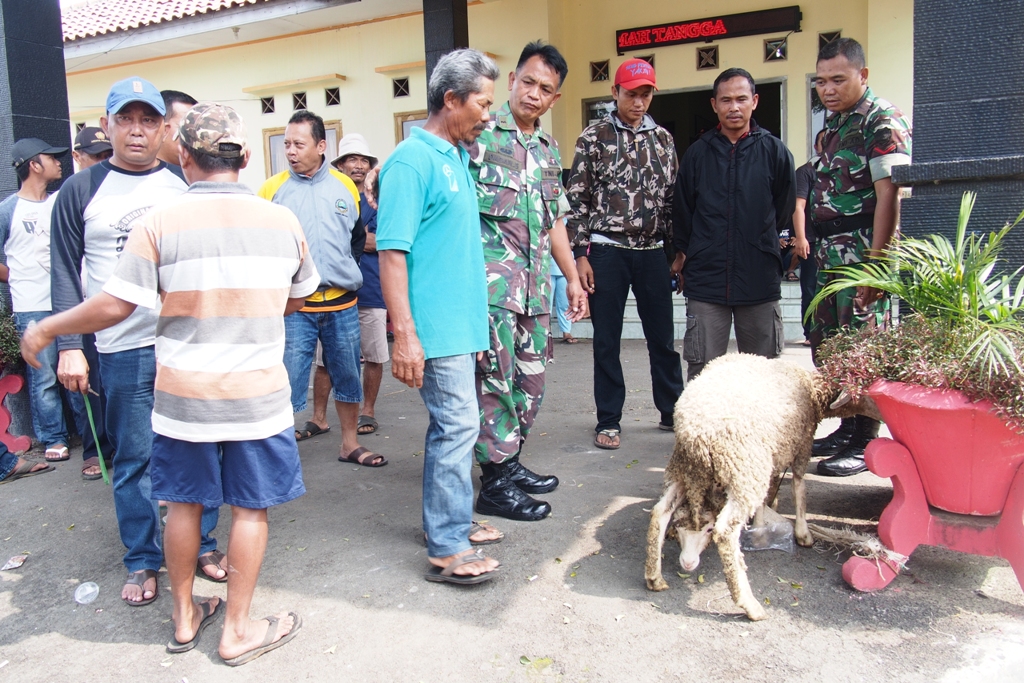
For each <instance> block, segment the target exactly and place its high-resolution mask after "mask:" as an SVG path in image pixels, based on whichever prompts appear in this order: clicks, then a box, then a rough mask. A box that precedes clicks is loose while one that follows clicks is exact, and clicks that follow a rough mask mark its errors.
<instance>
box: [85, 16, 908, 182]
mask: <svg viewBox="0 0 1024 683" xmlns="http://www.w3.org/2000/svg"><path fill="white" fill-rule="evenodd" d="M784 4H785V3H784V2H782V1H781V0H778V1H776V2H765V1H764V0H726V1H724V2H707V1H703V2H686V3H682V2H676V1H674V0H646V1H645V2H622V1H621V0H496V1H494V2H487V3H484V4H477V5H473V6H471V7H470V8H469V29H470V43H471V45H472V46H473V47H475V48H478V49H480V50H484V51H486V52H490V53H493V54H495V55H497V58H498V65H499V67H501V71H502V77H501V79H499V82H498V83H497V84H496V100H497V101H498V102H499V103H501V102H504V101H505V98H506V97H507V92H506V88H507V74H508V73H509V72H510V71H511V70H512V69H513V68H514V67H515V62H516V60H517V58H518V56H519V52H520V50H521V49H522V47H523V45H525V44H526V43H527V42H529V41H530V40H534V39H538V38H542V39H545V40H548V41H549V42H551V43H553V44H555V45H556V46H558V47H559V49H560V50H562V52H563V53H564V54H565V56H566V59H567V61H568V62H569V78H568V80H567V81H566V83H565V86H564V87H563V96H562V99H561V100H560V101H559V102H558V104H557V106H556V107H555V109H554V110H553V112H552V114H549V115H548V116H547V117H546V120H545V121H544V125H545V127H547V128H548V129H549V130H552V131H553V132H554V134H555V136H556V138H557V139H558V141H559V143H560V145H561V148H562V150H563V163H564V165H566V166H568V165H569V162H570V160H571V159H570V157H571V153H572V147H573V144H574V142H575V139H576V137H577V135H578V134H579V133H580V130H581V128H582V110H581V100H582V99H584V98H591V97H601V96H604V95H605V94H607V93H608V90H609V87H610V83H608V82H604V83H591V82H590V74H589V64H590V62H591V61H599V60H604V59H609V60H611V66H612V70H613V71H614V69H615V67H616V66H618V64H620V63H621V62H622V61H623V60H624V59H626V58H627V57H629V56H632V55H631V54H627V55H626V56H624V57H618V56H616V54H615V30H616V29H623V28H632V27H636V26H644V25H649V24H658V23H665V22H672V21H679V20H684V19H697V18H701V17H705V16H713V15H716V14H731V13H735V12H745V11H751V10H758V9H766V8H770V7H774V6H782V5H784ZM801 7H802V10H803V31H802V32H801V33H796V34H793V35H792V36H790V39H789V59H788V61H785V62H775V63H767V64H766V63H764V61H763V54H762V53H763V40H764V39H765V38H770V37H778V36H774V35H772V36H750V37H746V38H733V39H726V40H721V41H718V42H717V43H716V44H717V45H719V49H720V54H721V60H722V63H721V68H723V69H724V68H728V67H732V66H742V67H744V68H746V69H748V70H749V71H750V72H751V73H752V74H753V75H754V77H755V79H775V80H779V79H784V80H785V86H784V98H785V101H786V104H787V114H786V119H785V130H784V138H785V140H786V142H787V144H789V146H790V149H791V150H792V151H793V154H794V156H795V157H796V158H797V160H798V161H800V160H802V159H804V158H806V156H807V151H808V150H807V142H806V141H807V137H808V131H807V128H808V126H807V107H808V102H807V100H808V97H807V91H806V90H807V89H806V79H807V76H808V75H809V74H811V73H813V71H814V61H815V54H816V51H817V34H818V32H819V31H832V30H837V29H841V30H842V31H843V35H845V36H850V37H853V38H856V39H858V40H860V41H861V42H863V43H864V44H865V48H866V49H867V51H868V62H869V66H870V68H871V83H872V85H873V86H874V87H875V89H876V91H877V92H878V93H879V94H880V95H882V96H884V97H886V98H888V99H890V100H892V101H894V102H895V103H897V104H898V105H900V106H901V107H902V108H903V109H904V111H907V112H908V113H909V112H910V111H911V110H912V95H911V87H912V70H911V62H912V35H913V33H912V30H913V29H912V15H913V0H812V1H810V2H804V3H802V5H801ZM697 45H698V44H692V43H691V44H686V45H677V46H672V47H663V48H657V49H654V50H650V52H653V53H654V54H655V55H656V67H657V72H658V82H659V85H660V86H661V88H662V90H677V89H686V88H699V87H709V86H710V85H711V83H712V82H713V80H714V78H715V76H716V75H717V71H697V70H696V57H695V51H696V48H697ZM422 59H423V24H422V17H421V16H419V15H416V16H409V17H402V18H395V19H390V20H386V21H380V22H376V23H369V24H363V25H360V26H353V27H349V28H344V29H336V30H332V31H322V32H316V33H311V34H308V35H304V36H299V37H293V38H286V39H280V40H273V41H267V42H263V43H259V44H254V45H241V46H237V47H232V48H229V49H222V50H215V51H210V52H205V53H201V54H195V55H187V56H181V57H173V58H169V59H161V60H155V61H149V62H144V63H140V64H135V65H126V66H117V67H111V68H108V69H103V70H99V71H94V72H90V73H82V74H75V73H71V74H69V75H68V91H69V97H70V109H71V111H72V112H73V113H74V112H76V111H83V110H89V109H96V108H101V107H102V106H103V103H104V99H105V96H106V92H107V89H108V87H109V85H110V84H111V83H113V82H114V81H116V80H118V79H120V78H124V77H127V76H130V75H136V74H137V75H140V76H143V77H145V78H147V79H149V80H151V81H152V82H153V83H155V84H156V86H157V87H158V88H174V89H178V90H184V91H186V92H188V93H190V94H192V95H193V96H194V97H196V98H198V99H199V100H220V101H223V102H227V103H230V104H231V105H232V106H234V107H235V108H236V109H238V111H239V112H240V113H241V114H242V116H243V118H244V119H245V121H246V124H247V126H248V128H249V135H250V140H251V141H252V143H253V144H252V147H253V157H252V160H251V162H250V165H249V168H248V169H246V170H245V171H243V176H242V179H243V181H245V182H247V183H249V184H250V185H253V186H257V185H259V184H260V182H262V180H263V177H264V160H263V145H262V132H261V131H262V130H263V129H268V128H274V127H280V126H283V125H284V124H285V122H286V121H287V119H288V116H289V115H290V113H291V111H290V110H291V92H292V90H294V89H297V88H291V87H284V88H283V89H282V90H281V91H280V92H278V93H277V112H276V113H274V114H269V115H262V114H260V109H259V98H258V97H257V96H256V95H247V94H245V93H243V92H242V89H243V88H246V87H251V86H258V85H264V84H268V83H277V82H287V81H293V80H297V79H301V78H307V77H311V76H319V75H323V74H329V73H339V74H343V75H345V76H346V77H347V79H348V80H347V81H346V82H344V83H342V84H341V86H340V87H341V99H342V102H341V105H339V106H333V107H326V106H325V103H324V94H323V86H316V87H310V88H308V89H307V92H308V98H309V101H308V105H309V107H310V108H311V109H313V110H314V111H316V112H317V113H319V114H321V115H322V116H323V117H324V118H325V119H329V120H330V119H341V121H342V124H343V128H344V131H345V132H359V133H362V134H363V135H365V136H366V138H367V140H368V141H369V144H370V148H371V151H373V152H374V153H375V154H376V155H378V156H379V157H381V159H382V160H383V159H384V158H385V157H386V156H387V155H388V154H389V153H390V152H391V150H392V149H393V148H394V145H395V133H394V114H395V113H399V112H407V111H415V110H421V109H425V108H426V84H425V74H424V70H423V69H422V68H413V69H409V70H406V71H404V72H391V73H386V74H378V73H375V72H374V69H375V68H377V67H381V66H386V65H393V64H401V63H407V62H415V61H419V60H422ZM399 76H408V77H409V78H410V81H411V86H412V96H411V97H408V98H400V99H394V98H393V97H392V93H391V79H392V78H394V77H399ZM97 119H98V115H97V114H92V115H90V116H88V117H87V119H86V120H88V121H89V123H95V122H96V120H97ZM81 120H83V119H82V118H81V117H76V118H75V121H76V122H78V121H81Z"/></svg>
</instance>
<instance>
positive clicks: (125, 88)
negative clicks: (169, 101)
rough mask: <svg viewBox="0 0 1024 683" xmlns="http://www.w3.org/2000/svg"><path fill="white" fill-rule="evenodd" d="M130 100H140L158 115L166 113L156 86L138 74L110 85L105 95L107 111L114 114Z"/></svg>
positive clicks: (162, 98) (162, 99) (161, 96)
mask: <svg viewBox="0 0 1024 683" xmlns="http://www.w3.org/2000/svg"><path fill="white" fill-rule="evenodd" d="M132 102H142V103H143V104H148V105H149V106H151V107H153V109H156V111H157V113H158V114H160V116H164V115H165V114H167V108H166V107H165V106H164V97H163V95H161V94H160V91H159V90H157V89H156V86H155V85H153V84H152V83H150V82H149V81H147V80H146V79H144V78H140V77H139V76H131V77H129V78H126V79H124V80H123V81H118V82H117V83H115V84H114V85H112V86H110V94H108V95H107V113H108V114H116V113H117V112H119V111H121V110H122V109H124V107H125V105H127V104H130V103H132Z"/></svg>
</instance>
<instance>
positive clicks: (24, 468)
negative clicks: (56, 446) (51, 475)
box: [0, 460, 54, 484]
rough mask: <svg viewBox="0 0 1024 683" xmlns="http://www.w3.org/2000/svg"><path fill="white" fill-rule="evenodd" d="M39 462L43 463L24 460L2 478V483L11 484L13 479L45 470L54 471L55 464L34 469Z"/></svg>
mask: <svg viewBox="0 0 1024 683" xmlns="http://www.w3.org/2000/svg"><path fill="white" fill-rule="evenodd" d="M39 464H41V463H34V462H29V461H28V460H22V461H21V464H20V465H17V466H16V467H15V468H14V469H13V470H11V471H10V473H9V474H8V475H7V476H6V477H4V478H3V479H0V484H9V483H10V482H12V481H16V480H18V479H24V478H25V477H32V476H35V475H37V474H43V473H45V472H53V469H54V467H53V465H47V466H46V467H45V468H43V469H41V470H34V469H32V468H33V467H35V466H36V465H39Z"/></svg>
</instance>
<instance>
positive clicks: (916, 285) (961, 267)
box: [808, 192, 1024, 433]
mask: <svg viewBox="0 0 1024 683" xmlns="http://www.w3.org/2000/svg"><path fill="white" fill-rule="evenodd" d="M974 200H975V195H974V194H973V193H970V192H968V193H965V194H964V197H963V200H962V202H961V204H960V217H959V221H958V222H957V231H956V238H955V241H953V242H951V241H950V240H949V239H948V238H946V237H944V236H942V235H929V236H926V237H922V238H909V237H901V238H899V239H897V240H896V241H895V242H894V243H893V245H892V246H891V247H890V248H889V249H888V250H886V252H885V253H884V254H883V255H882V256H881V257H880V258H878V259H876V260H873V261H870V262H865V263H858V264H854V265H847V266H840V267H838V268H835V269H833V270H831V271H830V272H832V273H836V274H838V275H839V277H838V278H836V279H835V280H832V281H831V282H830V283H829V284H828V285H827V286H825V287H824V288H822V291H821V292H819V293H818V295H817V296H816V297H815V298H814V300H813V301H812V302H811V305H810V307H809V311H808V315H810V311H813V309H814V307H815V306H817V305H818V304H819V303H820V302H821V301H822V300H823V299H824V298H825V297H827V296H829V295H831V294H834V293H836V292H838V291H839V290H841V289H845V288H847V287H874V288H875V289H880V290H882V291H885V292H887V293H889V294H892V295H895V296H898V297H899V298H900V299H901V300H902V302H903V304H904V305H905V306H906V307H907V308H908V309H909V310H910V313H909V315H905V316H903V317H902V319H901V321H900V323H899V324H898V325H895V326H892V327H890V328H889V329H884V330H882V329H862V330H857V331H853V330H849V329H846V330H843V331H842V332H840V333H839V334H837V335H835V336H833V337H831V338H830V339H828V340H826V341H825V342H824V343H823V344H822V345H821V347H820V348H819V349H818V353H817V358H818V361H819V369H820V371H821V373H822V374H823V375H824V376H825V377H826V378H828V379H829V380H830V381H831V382H833V383H834V384H835V385H836V386H837V387H839V386H841V387H843V388H844V389H846V391H847V392H848V393H849V394H850V395H851V397H853V398H855V399H856V398H859V397H860V396H861V395H862V394H863V393H864V391H865V390H866V389H867V388H868V387H869V386H871V384H872V383H874V381H875V380H877V379H887V380H890V381H894V382H905V383H908V384H919V385H921V386H926V387H932V388H936V389H955V390H958V391H961V392H963V393H964V394H965V395H967V396H968V398H970V399H971V400H975V401H980V400H986V399H987V400H989V401H992V403H993V404H995V407H996V412H997V413H998V414H999V416H1000V417H1001V418H1003V420H1005V421H1006V422H1007V424H1009V425H1010V426H1011V427H1012V428H1014V429H1016V430H1017V431H1019V432H1022V433H1024V278H1022V277H1021V273H1022V271H1024V267H1021V268H1018V269H1017V270H1015V271H1013V272H1010V273H1007V272H1002V271H998V270H997V268H998V266H999V265H1000V262H1001V261H1000V258H999V253H1000V251H1001V249H1002V244H1003V240H1004V239H1005V237H1006V235H1007V234H1008V233H1009V232H1010V230H1012V229H1013V228H1014V227H1016V226H1017V225H1018V224H1019V223H1021V221H1024V212H1022V213H1021V215H1020V216H1018V217H1017V220H1016V221H1014V222H1013V223H1010V224H1007V225H1006V226H1005V227H1004V228H1003V229H1001V230H999V231H996V232H993V233H989V234H987V235H979V234H975V233H968V231H967V225H968V222H969V220H970V215H971V210H972V209H973V207H974Z"/></svg>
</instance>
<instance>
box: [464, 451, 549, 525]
mask: <svg viewBox="0 0 1024 683" xmlns="http://www.w3.org/2000/svg"><path fill="white" fill-rule="evenodd" d="M480 469H481V470H482V474H481V475H480V484H481V485H480V495H479V496H477V499H476V511H477V512H479V513H480V514H482V515H495V516H497V517H504V518H505V519H514V520H516V521H519V522H536V521H538V520H541V519H544V518H545V517H547V516H548V515H550V514H551V506H550V505H548V504H547V503H545V502H543V501H540V500H535V499H533V498H531V497H530V496H528V495H526V493H524V492H523V491H521V490H520V489H519V487H517V486H516V485H515V484H513V483H512V479H511V477H510V469H511V468H510V467H509V466H508V463H507V462H504V463H501V464H500V465H495V464H494V463H485V464H483V465H480Z"/></svg>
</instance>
